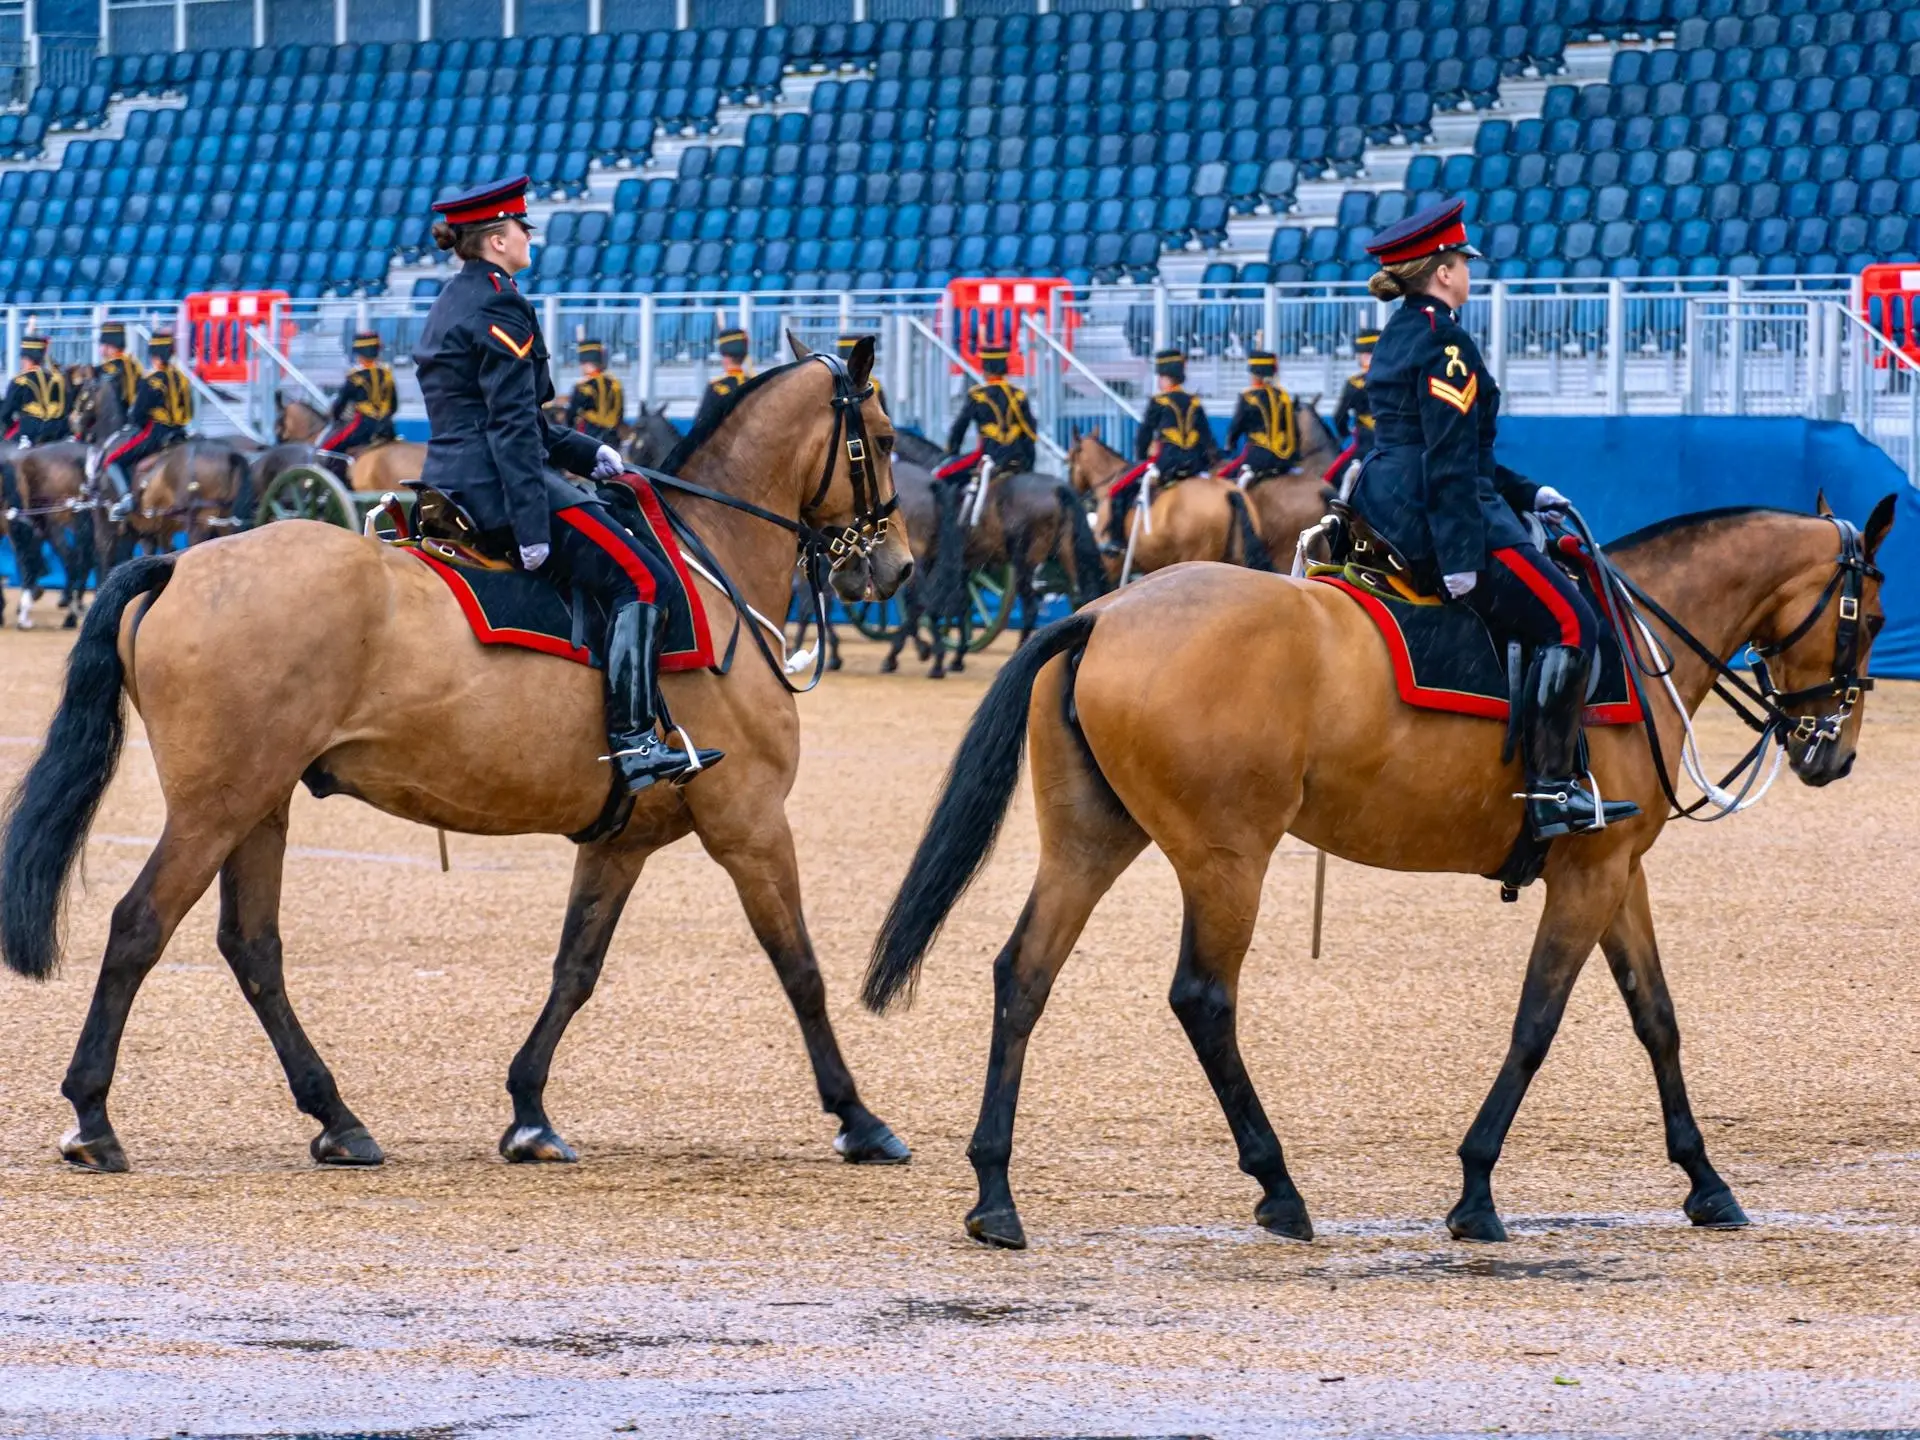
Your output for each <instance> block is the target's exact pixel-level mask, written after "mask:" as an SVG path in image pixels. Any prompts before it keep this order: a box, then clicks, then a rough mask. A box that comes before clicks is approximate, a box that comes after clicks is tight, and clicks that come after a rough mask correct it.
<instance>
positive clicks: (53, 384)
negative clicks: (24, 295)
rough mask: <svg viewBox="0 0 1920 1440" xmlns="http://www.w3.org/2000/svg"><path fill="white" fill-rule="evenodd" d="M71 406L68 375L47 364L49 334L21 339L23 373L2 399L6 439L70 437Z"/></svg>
mask: <svg viewBox="0 0 1920 1440" xmlns="http://www.w3.org/2000/svg"><path fill="white" fill-rule="evenodd" d="M71 409H72V404H71V397H70V396H69V395H68V393H67V377H66V376H65V375H63V374H62V373H61V372H60V367H59V366H57V365H49V364H47V337H46V336H44V335H29V336H27V337H26V338H25V339H23V340H22V341H21V342H20V373H19V374H18V375H16V376H14V377H13V383H12V384H10V385H9V386H7V395H6V399H5V400H4V401H0V428H3V429H4V430H5V432H6V438H7V439H9V440H16V441H18V442H19V443H20V444H22V445H46V444H51V443H53V442H55V441H60V440H68V439H71V438H72V436H71V434H70V433H69V430H68V416H69V414H70V412H71Z"/></svg>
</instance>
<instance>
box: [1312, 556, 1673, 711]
mask: <svg viewBox="0 0 1920 1440" xmlns="http://www.w3.org/2000/svg"><path fill="white" fill-rule="evenodd" d="M1313 578H1314V580H1315V581H1316V582H1317V583H1318V584H1321V585H1331V586H1332V587H1333V588H1334V589H1336V590H1339V591H1341V592H1342V593H1344V594H1347V595H1351V596H1352V597H1353V598H1354V599H1355V600H1357V601H1358V602H1359V603H1360V608H1361V609H1362V610H1364V611H1366V612H1367V615H1368V618H1370V619H1371V620H1372V621H1373V625H1374V629H1375V630H1377V631H1378V632H1379V634H1380V638H1381V639H1382V640H1383V641H1385V642H1386V647H1387V658H1388V659H1389V660H1391V661H1392V662H1393V683H1394V687H1395V688H1396V689H1398V690H1399V692H1400V698H1401V699H1402V700H1403V701H1405V702H1406V703H1407V704H1409V705H1412V706H1415V707H1416V708H1418V709H1421V710H1445V711H1448V712H1450V713H1452V714H1455V715H1474V716H1478V717H1479V718H1481V719H1483V720H1505V719H1506V718H1507V714H1508V710H1509V706H1508V705H1507V702H1506V701H1504V700H1495V699H1493V698H1492V697H1490V696H1486V695H1475V694H1472V693H1470V692H1468V691H1464V690H1442V689H1439V688H1437V687H1434V686H1427V685H1422V684H1420V683H1419V682H1418V680H1416V679H1415V678H1414V673H1413V658H1412V657H1411V656H1410V655H1408V654H1407V640H1406V637H1405V636H1404V635H1402V634H1401V633H1400V627H1399V625H1398V624H1396V623H1395V622H1394V619H1393V611H1392V610H1391V609H1390V608H1389V607H1388V605H1387V602H1386V601H1384V600H1382V599H1381V598H1380V597H1379V596H1378V595H1374V594H1371V593H1370V592H1368V591H1366V590H1362V589H1361V588H1360V587H1359V586H1358V585H1355V584H1353V583H1352V582H1351V581H1349V580H1346V579H1344V578H1342V577H1341V576H1338V575H1316V576H1314V577H1313ZM1608 618H1609V619H1611V618H1612V611H1611V609H1609V611H1608ZM1627 688H1628V689H1629V691H1630V692H1631V693H1632V699H1631V700H1629V701H1626V702H1624V703H1618V704H1612V705H1589V706H1588V707H1587V708H1586V711H1585V713H1584V714H1583V715H1582V717H1581V718H1582V720H1583V722H1584V723H1586V724H1588V725H1638V724H1639V723H1640V721H1641V719H1642V711H1641V709H1640V687H1639V686H1638V685H1636V684H1635V683H1634V681H1633V676H1632V675H1631V674H1629V675H1628V676H1627Z"/></svg>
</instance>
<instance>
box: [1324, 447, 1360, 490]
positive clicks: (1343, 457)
mask: <svg viewBox="0 0 1920 1440" xmlns="http://www.w3.org/2000/svg"><path fill="white" fill-rule="evenodd" d="M1359 448H1360V437H1359V436H1357V435H1356V436H1354V438H1353V439H1351V440H1349V441H1348V442H1347V448H1346V449H1344V450H1342V451H1341V452H1340V453H1339V454H1338V455H1336V456H1334V457H1333V463H1332V464H1331V465H1329V466H1327V473H1326V474H1324V475H1322V476H1321V477H1320V483H1321V484H1322V485H1331V484H1332V483H1333V477H1334V476H1336V475H1338V474H1339V473H1340V469H1341V467H1342V466H1343V465H1345V464H1346V463H1347V462H1348V461H1349V460H1351V459H1353V452H1354V451H1356V450H1358V449H1359Z"/></svg>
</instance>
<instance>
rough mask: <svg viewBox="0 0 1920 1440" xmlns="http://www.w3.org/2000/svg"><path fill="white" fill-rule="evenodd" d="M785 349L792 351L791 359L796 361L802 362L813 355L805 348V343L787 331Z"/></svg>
mask: <svg viewBox="0 0 1920 1440" xmlns="http://www.w3.org/2000/svg"><path fill="white" fill-rule="evenodd" d="M787 347H788V348H789V349H790V350H792V351H793V358H794V359H796V360H804V359H806V358H807V357H808V356H809V355H811V354H813V351H811V350H809V349H808V348H807V342H806V341H804V340H802V339H801V338H800V337H799V336H798V335H796V334H794V333H793V332H792V331H791V330H789V331H787Z"/></svg>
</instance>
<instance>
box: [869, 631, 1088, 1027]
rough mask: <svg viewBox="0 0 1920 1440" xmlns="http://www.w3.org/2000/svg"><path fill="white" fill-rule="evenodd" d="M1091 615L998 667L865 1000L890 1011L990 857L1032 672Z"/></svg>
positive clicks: (872, 965)
mask: <svg viewBox="0 0 1920 1440" xmlns="http://www.w3.org/2000/svg"><path fill="white" fill-rule="evenodd" d="M1094 618H1095V617H1094V616H1092V615H1088V614H1085V613H1084V612H1083V613H1080V614H1076V615H1069V616H1067V617H1066V618H1065V619H1064V620H1056V621H1054V622H1053V624H1051V625H1049V626H1047V628H1046V629H1044V630H1042V631H1040V632H1039V633H1038V634H1037V635H1035V636H1034V637H1033V639H1031V640H1029V641H1028V642H1027V643H1026V644H1025V645H1023V646H1021V647H1020V648H1019V649H1018V650H1016V651H1014V653H1013V656H1012V658H1011V659H1009V660H1008V661H1007V663H1006V664H1005V665H1003V666H1001V667H1000V673H999V675H998V676H996V677H995V678H994V682H993V685H992V688H990V689H989V690H988V691H987V696H986V699H984V700H982V701H981V702H980V708H979V709H978V710H977V711H975V712H974V716H973V723H972V724H970V725H969V726H967V734H966V738H965V739H963V740H962V741H961V742H960V748H959V749H958V750H957V751H955V752H954V756H953V764H952V765H950V766H949V767H948V768H947V778H946V781H945V783H944V784H943V785H942V786H941V789H940V799H939V800H938V801H937V802H936V803H935V805H934V807H933V818H932V819H931V820H929V821H928V822H927V833H926V834H925V835H923V836H921V837H920V848H919V849H918V850H916V851H914V854H913V863H912V864H911V865H909V866H908V867H907V877H906V879H904V880H902V881H901V882H900V893H899V894H897V895H895V896H894V897H893V905H892V907H891V908H890V909H889V910H888V911H887V919H886V923H885V924H883V925H882V926H881V927H880V934H879V936H878V938H876V939H875V940H874V942H873V958H872V960H871V961H869V962H868V965H867V978H866V983H865V984H864V985H863V986H862V987H861V990H860V997H861V999H863V1000H864V1001H866V1003H867V1008H868V1009H870V1010H874V1011H884V1010H885V1009H886V1008H887V1007H888V1006H889V1005H891V1004H892V1003H893V1002H894V1001H895V1000H896V999H898V998H899V996H900V993H901V991H903V990H906V991H909V992H910V991H911V990H912V987H913V980H914V976H915V975H916V974H918V973H919V970H920V962H921V961H922V960H924V959H925V958H926V954H927V950H928V948H929V947H930V946H931V945H932V944H933V940H934V937H935V936H936V935H938V934H939V933H940V927H941V926H942V925H943V924H945V923H946V919H947V915H948V913H949V912H950V911H951V910H952V909H953V907H954V905H955V904H957V903H958V902H959V899H960V897H961V896H962V895H964V894H965V893H966V891H967V887H968V886H969V885H971V884H972V883H973V879H974V876H976V875H978V874H979V873H980V867H981V866H983V865H984V864H986V862H987V856H988V855H989V854H991V853H992V851H993V842H994V840H995V839H996V838H997V837H998V836H999V834H1000V822H1001V821H1002V820H1004V819H1005V818H1006V814H1007V805H1008V804H1009V803H1010V802H1011V801H1012V799H1013V787H1014V784H1015V783H1016V782H1017V781H1018V780H1019V779H1020V761H1021V757H1022V755H1023V754H1024V753H1025V751H1026V739H1027V705H1028V702H1029V701H1030V700H1031V699H1032V696H1033V682H1034V678H1035V677H1036V676H1038V675H1039V673H1040V668H1041V667H1042V666H1043V665H1045V664H1046V663H1047V662H1048V661H1049V660H1051V659H1053V657H1054V656H1056V655H1058V654H1060V653H1061V652H1063V651H1067V650H1072V649H1075V648H1077V647H1079V646H1081V645H1084V644H1086V643H1087V637H1088V636H1089V635H1091V634H1093V622H1094Z"/></svg>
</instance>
